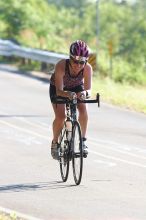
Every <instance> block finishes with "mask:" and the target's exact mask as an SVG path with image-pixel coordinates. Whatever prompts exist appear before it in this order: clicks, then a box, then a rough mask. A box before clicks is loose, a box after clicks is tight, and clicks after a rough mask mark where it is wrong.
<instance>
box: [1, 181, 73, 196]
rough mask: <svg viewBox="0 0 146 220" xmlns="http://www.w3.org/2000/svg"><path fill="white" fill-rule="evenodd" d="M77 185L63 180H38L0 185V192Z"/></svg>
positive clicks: (50, 188)
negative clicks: (65, 182)
mask: <svg viewBox="0 0 146 220" xmlns="http://www.w3.org/2000/svg"><path fill="white" fill-rule="evenodd" d="M73 186H76V185H73V184H72V185H69V184H68V185H67V184H64V183H63V182H62V181H51V182H38V183H21V184H12V185H2V186H0V193H4V192H5V193H9V192H23V191H38V190H52V189H55V190H56V189H60V188H68V187H73Z"/></svg>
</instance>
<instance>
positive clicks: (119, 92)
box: [93, 77, 146, 113]
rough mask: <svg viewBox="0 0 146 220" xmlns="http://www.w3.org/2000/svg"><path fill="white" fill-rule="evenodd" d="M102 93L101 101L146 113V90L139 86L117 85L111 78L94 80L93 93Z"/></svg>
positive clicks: (96, 78) (95, 78)
mask: <svg viewBox="0 0 146 220" xmlns="http://www.w3.org/2000/svg"><path fill="white" fill-rule="evenodd" d="M96 92H99V93H100V96H101V101H105V102H108V103H112V104H114V105H118V106H122V107H125V108H129V109H131V110H135V111H138V112H143V113H146V88H145V87H144V86H139V85H135V86H132V85H129V84H126V83H125V84H120V83H115V82H113V81H112V80H110V79H109V78H106V79H100V78H99V77H94V78H93V93H94V94H95V93H96Z"/></svg>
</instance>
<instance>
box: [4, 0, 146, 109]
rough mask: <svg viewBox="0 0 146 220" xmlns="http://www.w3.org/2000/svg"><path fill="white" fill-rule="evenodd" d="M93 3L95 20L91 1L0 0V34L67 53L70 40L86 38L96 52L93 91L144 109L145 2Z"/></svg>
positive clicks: (112, 100) (122, 104)
mask: <svg viewBox="0 0 146 220" xmlns="http://www.w3.org/2000/svg"><path fill="white" fill-rule="evenodd" d="M98 2H99V3H98V22H97V7H96V6H97V5H96V2H95V1H92V0H84V1H83V0H80V1H78V0H70V1H68V0H35V1H34V0H27V1H25V0H19V1H17V0H7V1H2V0H0V38H3V39H10V40H13V41H14V42H16V43H19V44H22V45H24V46H28V47H32V48H39V49H43V50H49V51H54V52H60V53H66V54H68V46H69V45H70V43H71V42H72V41H73V40H76V39H83V40H85V41H86V42H87V43H88V44H89V46H90V48H91V50H92V52H93V53H97V52H98V57H97V63H98V73H96V71H95V74H94V85H93V86H94V90H98V91H99V92H100V93H101V95H102V97H103V100H106V101H108V102H110V103H111V102H112V103H113V104H118V105H119V104H120V105H121V106H127V107H128V108H132V109H134V110H138V111H141V112H145V113H146V105H145V100H146V92H145V86H146V41H145V38H146V22H145V21H146V13H145V10H146V1H145V0H139V1H138V0H137V1H135V3H134V4H132V3H131V2H133V1H130V0H123V1H121V2H120V3H119V1H116V0H108V1H107V0H100V1H98ZM32 63H33V65H32V64H31V68H39V66H38V64H35V63H34V62H32ZM29 66H30V64H29ZM27 68H28V66H27ZM28 69H29V68H28Z"/></svg>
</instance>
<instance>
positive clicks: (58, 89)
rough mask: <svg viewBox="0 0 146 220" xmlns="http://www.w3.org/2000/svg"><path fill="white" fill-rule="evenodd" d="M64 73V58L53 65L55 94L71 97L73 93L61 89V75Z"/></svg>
mask: <svg viewBox="0 0 146 220" xmlns="http://www.w3.org/2000/svg"><path fill="white" fill-rule="evenodd" d="M64 75H65V60H61V61H59V62H58V63H57V64H56V67H55V86H56V94H57V96H63V97H67V98H69V99H72V97H73V95H75V93H73V92H70V91H64V90H63V87H64V85H63V77H64Z"/></svg>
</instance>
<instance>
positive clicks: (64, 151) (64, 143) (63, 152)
mask: <svg viewBox="0 0 146 220" xmlns="http://www.w3.org/2000/svg"><path fill="white" fill-rule="evenodd" d="M59 139H60V141H59V146H60V147H59V164H60V173H61V177H62V180H63V182H66V181H67V179H68V174H69V142H68V140H67V130H66V126H65V124H64V127H63V129H62V131H61V133H60V137H59Z"/></svg>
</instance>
